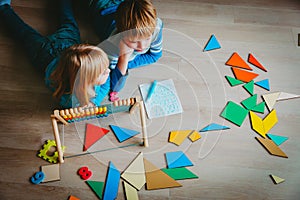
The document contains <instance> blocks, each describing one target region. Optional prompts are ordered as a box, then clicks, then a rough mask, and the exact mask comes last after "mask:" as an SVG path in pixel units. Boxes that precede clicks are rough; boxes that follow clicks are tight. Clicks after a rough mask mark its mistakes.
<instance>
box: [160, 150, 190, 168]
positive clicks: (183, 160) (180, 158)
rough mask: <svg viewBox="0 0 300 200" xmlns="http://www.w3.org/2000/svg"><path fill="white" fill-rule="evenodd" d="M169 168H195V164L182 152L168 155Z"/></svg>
mask: <svg viewBox="0 0 300 200" xmlns="http://www.w3.org/2000/svg"><path fill="white" fill-rule="evenodd" d="M166 160H167V165H168V168H177V167H187V166H193V163H192V162H191V161H190V159H188V157H186V155H185V154H184V153H183V152H182V151H175V152H168V153H166Z"/></svg>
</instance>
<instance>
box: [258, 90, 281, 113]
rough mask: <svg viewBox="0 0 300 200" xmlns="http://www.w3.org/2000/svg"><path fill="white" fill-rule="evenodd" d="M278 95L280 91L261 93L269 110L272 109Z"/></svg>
mask: <svg viewBox="0 0 300 200" xmlns="http://www.w3.org/2000/svg"><path fill="white" fill-rule="evenodd" d="M279 95H280V92H274V93H269V94H264V95H262V97H263V99H264V100H265V102H266V105H267V107H268V109H269V110H272V109H273V107H274V105H275V103H276V100H277V98H278V97H279Z"/></svg>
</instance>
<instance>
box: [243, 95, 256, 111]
mask: <svg viewBox="0 0 300 200" xmlns="http://www.w3.org/2000/svg"><path fill="white" fill-rule="evenodd" d="M256 101H257V94H255V95H253V96H251V97H249V98H247V99H245V100H243V101H242V102H241V104H242V105H243V106H244V107H245V108H246V109H247V110H252V109H253V108H254V107H256Z"/></svg>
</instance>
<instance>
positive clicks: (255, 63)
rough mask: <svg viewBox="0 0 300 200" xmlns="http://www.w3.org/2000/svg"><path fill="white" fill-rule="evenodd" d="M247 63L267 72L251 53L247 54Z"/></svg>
mask: <svg viewBox="0 0 300 200" xmlns="http://www.w3.org/2000/svg"><path fill="white" fill-rule="evenodd" d="M248 62H249V63H251V64H252V65H254V66H256V67H258V68H259V69H261V70H263V71H265V72H266V71H267V70H266V68H264V66H262V64H260V63H259V62H258V61H257V60H256V58H255V57H254V56H253V55H252V54H251V53H249V56H248Z"/></svg>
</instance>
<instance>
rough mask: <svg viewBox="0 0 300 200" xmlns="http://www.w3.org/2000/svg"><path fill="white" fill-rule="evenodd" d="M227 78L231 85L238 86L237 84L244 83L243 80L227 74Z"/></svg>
mask: <svg viewBox="0 0 300 200" xmlns="http://www.w3.org/2000/svg"><path fill="white" fill-rule="evenodd" d="M225 78H226V79H227V81H228V82H229V84H230V85H231V86H236V85H240V84H242V83H244V82H243V81H240V80H237V79H235V78H232V77H230V76H225Z"/></svg>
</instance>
